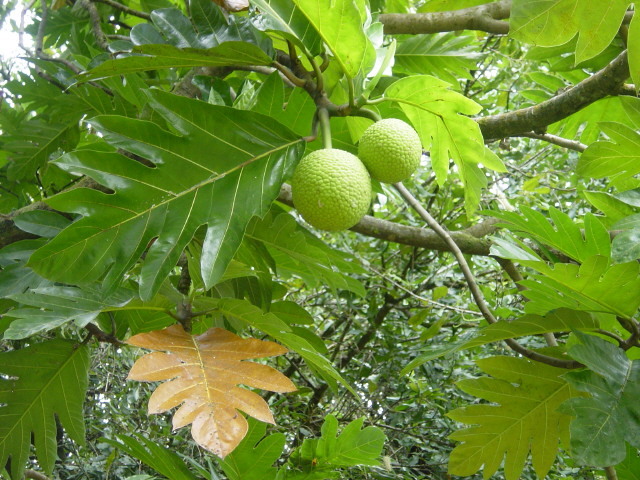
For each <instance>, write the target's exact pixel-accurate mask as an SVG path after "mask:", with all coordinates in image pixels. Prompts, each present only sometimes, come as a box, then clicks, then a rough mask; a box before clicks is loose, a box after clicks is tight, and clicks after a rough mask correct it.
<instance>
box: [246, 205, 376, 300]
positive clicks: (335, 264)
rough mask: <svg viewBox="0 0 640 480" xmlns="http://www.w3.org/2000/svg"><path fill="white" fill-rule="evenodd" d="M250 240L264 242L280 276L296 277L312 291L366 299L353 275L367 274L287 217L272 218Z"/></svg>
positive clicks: (250, 230)
mask: <svg viewBox="0 0 640 480" xmlns="http://www.w3.org/2000/svg"><path fill="white" fill-rule="evenodd" d="M246 238H247V239H252V240H256V241H259V242H261V243H262V244H263V245H265V246H266V247H267V251H268V252H269V254H270V255H271V257H272V258H273V259H274V260H275V264H276V269H277V272H278V273H279V274H281V275H282V274H289V275H290V274H293V275H296V276H298V277H300V278H302V279H303V280H304V281H305V282H306V283H307V284H308V285H309V286H310V287H318V286H320V285H326V286H328V287H330V288H332V289H334V290H349V291H352V292H354V293H356V294H358V295H360V296H362V297H364V296H365V294H366V292H365V289H364V287H363V285H362V283H360V282H359V281H358V280H356V279H355V278H353V277H351V276H349V274H350V273H352V274H353V273H355V274H363V273H365V270H364V269H363V268H362V267H361V266H360V265H359V264H358V263H357V262H356V260H355V259H354V258H352V257H350V256H347V255H345V254H343V253H342V252H339V251H337V250H333V249H331V248H329V247H328V246H327V245H326V244H324V243H323V242H322V241H320V240H319V239H317V238H316V237H314V236H312V235H311V234H310V233H309V232H307V231H305V230H304V229H303V228H302V227H301V226H299V225H298V223H297V222H296V221H295V220H294V219H293V217H292V216H291V215H289V214H287V213H281V214H279V215H274V214H269V215H268V216H265V218H264V219H263V220H260V221H256V222H255V223H253V225H251V226H250V227H249V228H248V229H247V233H246Z"/></svg>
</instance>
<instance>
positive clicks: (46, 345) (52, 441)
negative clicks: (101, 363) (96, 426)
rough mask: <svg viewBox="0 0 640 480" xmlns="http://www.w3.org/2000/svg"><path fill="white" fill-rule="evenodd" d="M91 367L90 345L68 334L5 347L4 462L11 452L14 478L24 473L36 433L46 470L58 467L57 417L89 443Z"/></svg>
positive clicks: (0, 453) (0, 380)
mask: <svg viewBox="0 0 640 480" xmlns="http://www.w3.org/2000/svg"><path fill="white" fill-rule="evenodd" d="M88 371H89V351H88V348H87V347H86V346H84V345H78V344H76V343H74V342H70V341H66V340H49V341H47V342H43V343H37V344H33V345H31V346H29V347H26V348H22V349H20V350H12V351H9V352H4V353H0V465H6V463H7V459H8V457H11V472H10V473H11V476H12V478H15V479H18V478H22V473H23V471H24V468H25V465H27V460H28V458H29V455H30V453H31V452H30V445H31V436H32V434H33V443H34V445H35V447H36V455H37V457H38V463H39V464H40V466H41V467H42V469H43V470H44V472H45V473H47V474H48V473H50V472H51V471H52V470H53V465H54V463H55V461H56V458H57V453H56V449H57V445H56V417H57V418H58V420H59V421H60V423H61V425H62V426H63V427H64V428H65V430H66V433H67V434H68V435H69V437H70V438H71V439H72V440H73V441H74V442H76V443H79V444H81V445H82V444H84V431H85V430H84V417H83V411H82V404H83V402H84V398H85V393H86V390H87V385H88V382H89V378H88Z"/></svg>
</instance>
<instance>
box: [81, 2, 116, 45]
mask: <svg viewBox="0 0 640 480" xmlns="http://www.w3.org/2000/svg"><path fill="white" fill-rule="evenodd" d="M80 5H82V6H83V7H84V8H85V10H87V12H89V20H90V23H91V31H92V32H93V36H94V37H95V39H96V43H97V44H98V46H99V47H100V48H101V49H102V50H104V51H107V52H108V51H109V41H108V40H107V37H106V36H105V34H104V32H103V31H102V26H101V25H100V24H101V22H102V19H101V18H100V12H98V9H97V8H96V6H95V5H94V4H93V0H81V3H80Z"/></svg>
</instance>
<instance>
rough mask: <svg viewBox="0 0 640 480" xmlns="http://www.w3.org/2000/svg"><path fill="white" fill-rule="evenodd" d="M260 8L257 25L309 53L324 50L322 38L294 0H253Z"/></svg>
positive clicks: (315, 53)
mask: <svg viewBox="0 0 640 480" xmlns="http://www.w3.org/2000/svg"><path fill="white" fill-rule="evenodd" d="M251 3H253V4H254V5H255V6H256V7H258V8H259V9H260V14H261V17H259V18H258V19H257V20H256V22H255V23H256V25H257V26H258V27H259V28H261V29H263V30H266V31H270V32H273V33H275V34H277V35H280V36H282V37H283V38H284V39H285V40H289V41H291V42H293V43H294V44H295V45H297V46H298V47H301V48H302V49H303V50H304V51H306V52H308V53H309V54H311V55H313V56H316V55H319V54H320V53H321V52H322V38H321V37H320V35H319V33H318V32H317V31H316V30H314V27H313V26H312V25H311V24H310V22H309V19H307V17H305V15H304V14H303V13H302V11H301V10H300V9H299V8H298V6H296V4H295V3H294V2H293V1H292V0H251Z"/></svg>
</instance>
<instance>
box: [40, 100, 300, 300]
mask: <svg viewBox="0 0 640 480" xmlns="http://www.w3.org/2000/svg"><path fill="white" fill-rule="evenodd" d="M148 95H149V100H150V106H151V107H152V108H153V109H154V110H155V111H156V112H157V113H158V114H160V115H161V116H162V117H164V118H165V119H166V121H167V122H168V123H170V124H171V125H172V126H173V127H174V128H175V129H176V130H178V132H179V134H173V133H170V132H168V131H166V130H163V129H162V128H160V127H159V126H158V125H156V124H154V123H151V122H148V121H142V120H134V119H128V118H122V117H115V116H103V117H98V118H96V119H95V121H94V122H93V125H94V127H95V128H96V129H97V130H99V131H100V132H101V133H102V135H103V136H104V138H105V139H106V140H107V141H108V142H109V143H111V144H112V145H114V146H116V147H119V148H122V149H124V150H128V151H129V152H131V153H133V154H135V155H139V156H141V157H143V158H146V159H147V160H149V161H151V162H153V163H154V165H155V168H149V167H148V166H146V165H144V164H142V163H140V162H137V161H135V160H133V159H131V158H128V157H126V156H124V155H121V154H119V153H115V152H103V151H89V150H86V151H77V152H74V153H70V154H67V155H65V156H64V157H63V158H61V159H60V160H59V161H58V162H57V164H58V165H59V166H60V167H62V168H63V169H66V170H69V171H72V172H78V173H83V174H86V175H89V176H92V177H93V178H94V179H96V180H97V181H98V182H100V183H102V184H103V185H105V186H106V187H108V188H111V189H113V190H115V192H116V193H115V194H105V193H102V192H99V191H97V190H87V189H75V190H71V191H69V192H66V193H63V194H60V195H57V196H55V197H52V198H50V199H49V200H48V202H49V203H50V205H52V206H53V207H54V208H56V209H57V210H61V211H67V212H76V213H79V214H82V215H83V217H84V218H82V219H81V220H79V221H77V222H75V223H73V224H72V225H71V226H70V227H68V228H66V229H65V230H63V231H62V232H61V233H60V234H59V235H58V236H56V237H55V238H54V239H52V240H51V242H49V243H48V244H47V245H46V246H44V247H42V248H41V249H39V250H38V251H36V252H35V253H34V254H33V256H32V257H31V259H30V261H29V266H31V267H32V268H34V269H35V270H36V271H37V272H39V273H41V274H42V275H43V276H45V277H46V278H51V279H55V280H56V281H61V282H64V283H69V284H75V285H86V284H90V283H92V282H95V281H97V280H98V279H100V278H102V277H103V276H104V275H105V274H106V276H105V277H104V279H103V280H104V284H105V285H106V287H107V288H108V289H113V288H115V287H116V286H117V285H118V283H119V282H120V281H121V279H122V277H123V275H124V273H125V272H126V271H127V270H128V269H129V268H130V267H131V266H132V265H133V264H134V263H135V262H136V261H137V260H138V258H139V257H140V255H141V254H142V253H143V252H144V251H145V250H147V249H148V251H147V254H146V258H145V261H144V264H143V266H142V270H141V273H140V284H141V285H140V291H141V297H142V298H143V300H148V299H150V298H151V297H152V296H153V294H154V293H155V292H156V291H157V290H158V288H159V286H160V284H161V283H162V282H163V280H164V278H166V276H167V275H168V274H169V272H170V271H171V269H172V268H173V267H174V266H175V264H176V262H177V260H178V258H179V256H180V254H181V253H182V251H183V250H184V248H185V246H186V245H187V244H188V243H189V241H190V240H191V238H192V237H193V234H194V232H195V231H196V230H197V229H198V228H199V227H200V226H201V225H205V224H206V225H207V227H208V228H207V233H206V236H205V239H204V245H203V250H202V258H201V266H202V269H201V270H202V272H201V273H202V277H203V280H204V282H205V285H206V286H207V288H209V287H211V286H212V285H213V284H215V283H216V282H217V281H218V279H220V278H221V277H222V275H223V273H224V271H225V269H226V267H227V265H228V263H229V261H230V260H231V258H232V257H233V254H234V253H235V251H236V249H237V248H238V245H239V244H240V241H241V240H242V236H243V234H244V230H245V228H246V225H247V223H248V222H249V221H250V220H251V218H252V217H254V216H256V215H264V214H265V213H266V212H267V210H268V208H269V206H270V204H271V202H272V201H273V200H274V199H275V198H276V196H277V195H278V193H279V191H280V185H281V184H282V182H283V180H284V179H285V178H286V177H288V176H289V175H290V174H291V173H292V170H293V168H294V167H295V165H296V162H297V160H298V159H299V158H300V156H301V154H302V152H303V149H304V144H303V141H302V140H301V139H300V138H298V137H297V136H296V135H294V134H293V133H292V132H291V131H289V130H288V129H286V128H285V127H282V126H281V125H279V124H277V123H276V122H273V120H272V119H270V118H269V117H265V116H262V115H259V114H256V113H253V112H246V111H239V110H234V109H231V108H228V107H220V106H215V105H209V104H206V103H204V102H200V101H198V100H192V99H187V98H184V97H179V96H175V95H171V94H168V93H164V92H160V91H154V92H149V94H148ZM154 239H155V240H154ZM152 240H154V241H153V242H152Z"/></svg>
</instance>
